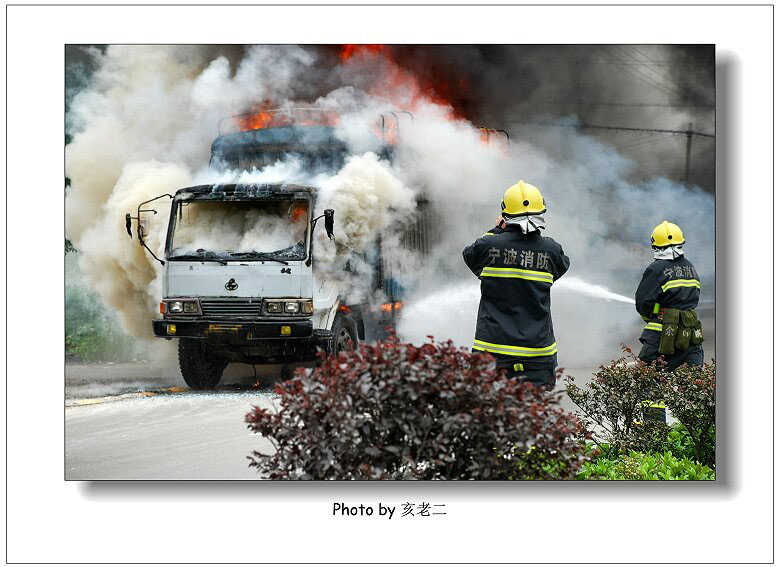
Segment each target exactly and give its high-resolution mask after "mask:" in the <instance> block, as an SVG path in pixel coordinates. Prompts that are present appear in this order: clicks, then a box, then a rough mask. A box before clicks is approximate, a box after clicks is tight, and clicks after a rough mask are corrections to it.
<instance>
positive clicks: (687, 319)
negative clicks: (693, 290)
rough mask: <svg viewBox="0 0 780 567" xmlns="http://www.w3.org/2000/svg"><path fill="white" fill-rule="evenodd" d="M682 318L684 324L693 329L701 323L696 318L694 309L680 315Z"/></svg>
mask: <svg viewBox="0 0 780 567" xmlns="http://www.w3.org/2000/svg"><path fill="white" fill-rule="evenodd" d="M680 318H681V319H682V324H683V325H684V326H686V327H691V328H693V327H695V326H696V323H698V322H699V320H698V318H697V317H696V312H695V311H694V310H693V309H688V310H687V311H683V312H682V313H680Z"/></svg>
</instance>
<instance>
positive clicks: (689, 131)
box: [685, 122, 693, 187]
mask: <svg viewBox="0 0 780 567" xmlns="http://www.w3.org/2000/svg"><path fill="white" fill-rule="evenodd" d="M685 137H686V138H688V140H687V142H686V144H685V186H686V187H690V186H691V142H692V141H693V122H688V129H687V130H686V131H685Z"/></svg>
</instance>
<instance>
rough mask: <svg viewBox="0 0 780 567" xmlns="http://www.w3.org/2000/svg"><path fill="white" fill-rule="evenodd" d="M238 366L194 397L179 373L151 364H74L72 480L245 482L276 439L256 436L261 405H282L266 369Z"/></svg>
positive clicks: (69, 386) (68, 371)
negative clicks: (255, 457)
mask: <svg viewBox="0 0 780 567" xmlns="http://www.w3.org/2000/svg"><path fill="white" fill-rule="evenodd" d="M263 370H265V372H264V373H263V372H260V373H259V376H258V377H257V378H256V377H255V376H254V372H253V370H252V367H251V366H245V365H231V366H230V367H229V368H228V369H227V370H226V375H225V377H224V379H223V382H224V384H225V385H222V386H220V387H219V388H218V389H217V390H215V391H213V392H208V393H204V392H194V391H191V390H189V389H188V388H187V387H186V386H185V385H184V382H183V380H182V379H181V377H180V376H179V373H178V370H171V369H166V368H165V367H161V366H159V365H155V364H151V363H129V364H95V365H87V364H67V365H66V368H65V478H66V480H241V479H248V480H251V479H256V478H258V476H257V473H256V472H255V471H254V469H250V468H248V466H247V464H248V460H247V456H248V455H250V454H251V453H252V451H255V450H257V451H262V452H270V451H271V450H272V446H271V444H270V442H268V441H267V440H265V439H263V438H262V437H261V436H259V435H255V434H253V433H251V432H250V431H249V430H248V429H247V428H246V424H245V423H244V416H245V415H246V413H247V412H248V411H249V410H250V409H251V408H252V406H253V405H256V406H259V407H267V408H273V407H274V399H275V396H274V395H273V394H272V393H271V388H270V387H269V386H268V384H269V382H270V378H272V377H273V376H275V375H276V373H275V369H274V368H272V367H269V368H264V369H263Z"/></svg>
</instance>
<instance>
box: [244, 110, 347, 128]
mask: <svg viewBox="0 0 780 567" xmlns="http://www.w3.org/2000/svg"><path fill="white" fill-rule="evenodd" d="M339 120H340V117H339V115H338V113H336V112H333V111H327V110H318V109H316V108H312V109H298V110H290V111H286V110H280V111H270V110H265V109H263V110H258V111H257V112H254V113H251V114H246V115H242V116H238V117H236V119H235V123H236V127H237V129H238V130H239V131H241V132H245V131H247V130H259V129H261V128H280V127H282V126H336V125H338V123H339Z"/></svg>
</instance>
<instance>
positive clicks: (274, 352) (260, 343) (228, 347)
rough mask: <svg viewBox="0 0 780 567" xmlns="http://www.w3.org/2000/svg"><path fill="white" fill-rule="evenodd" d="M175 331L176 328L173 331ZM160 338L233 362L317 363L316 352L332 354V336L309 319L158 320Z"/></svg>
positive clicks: (155, 326)
mask: <svg viewBox="0 0 780 567" xmlns="http://www.w3.org/2000/svg"><path fill="white" fill-rule="evenodd" d="M172 327H173V328H172ZM152 328H153V329H154V334H155V336H157V337H160V338H166V339H174V338H182V339H195V340H203V341H207V342H208V343H209V348H210V349H212V351H213V352H215V353H218V354H219V355H220V356H223V357H225V358H227V359H228V360H231V361H234V362H248V363H265V362H269V363H273V362H279V363H285V362H295V361H304V360H314V358H315V356H316V352H317V348H322V349H323V350H325V351H329V350H330V349H331V345H332V339H333V333H332V332H330V331H326V330H323V329H316V330H314V329H312V322H311V320H310V319H303V320H302V319H298V320H290V321H241V322H238V321H224V320H222V321H209V320H203V319H198V320H192V319H190V320H181V319H179V320H175V319H155V320H154V321H152Z"/></svg>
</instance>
